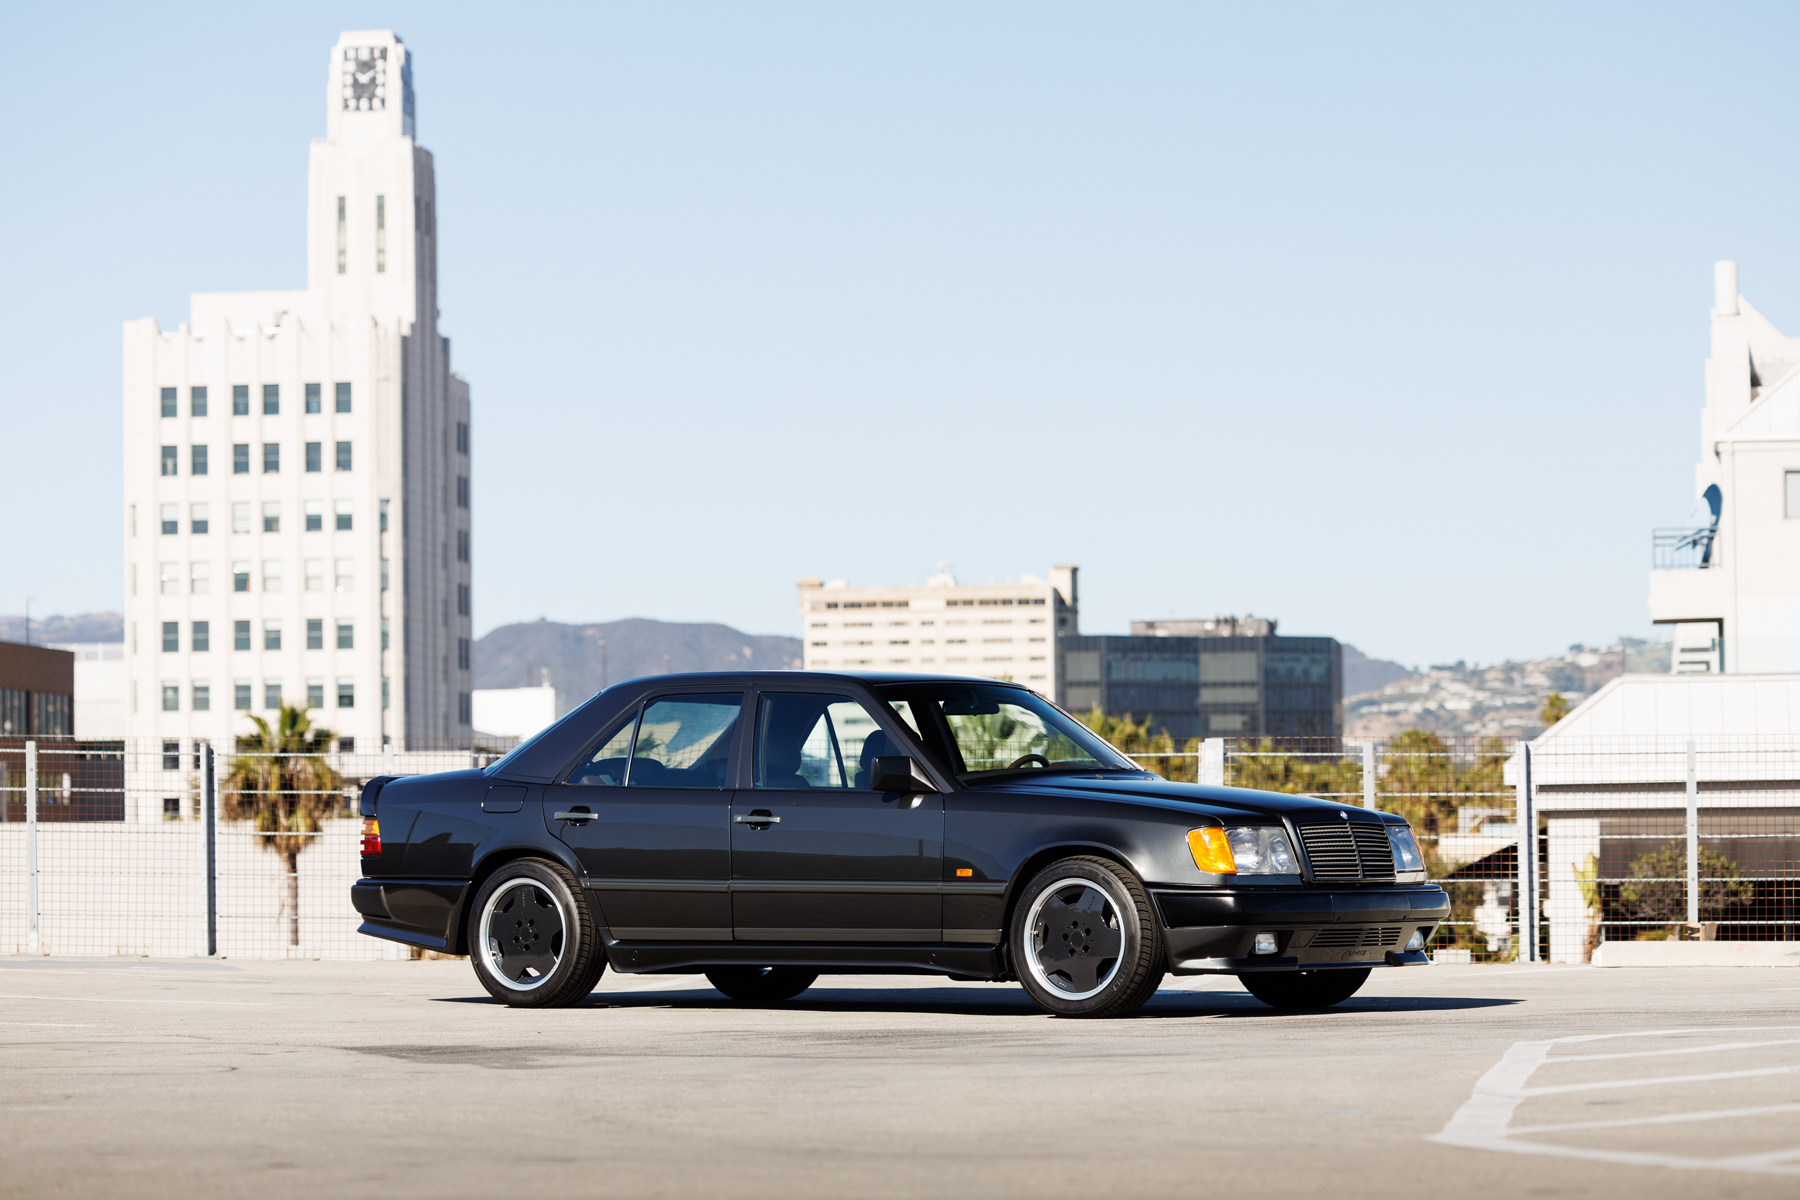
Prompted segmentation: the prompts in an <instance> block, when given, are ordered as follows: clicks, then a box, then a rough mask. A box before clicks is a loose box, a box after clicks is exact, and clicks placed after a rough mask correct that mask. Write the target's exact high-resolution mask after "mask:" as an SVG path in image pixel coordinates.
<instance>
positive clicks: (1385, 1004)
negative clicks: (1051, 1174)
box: [433, 985, 1522, 1020]
mask: <svg viewBox="0 0 1800 1200" xmlns="http://www.w3.org/2000/svg"><path fill="white" fill-rule="evenodd" d="M433 1000H434V1001H435V1002H436V1003H441V1004H492V1005H495V1006H499V1004H500V1001H498V1000H496V999H494V998H493V997H491V996H437V997H433ZM1519 1003H1522V1001H1520V1000H1517V999H1513V998H1506V997H1486V996H1353V997H1351V998H1350V999H1348V1000H1346V1001H1344V1002H1343V1003H1342V1004H1339V1005H1336V1006H1334V1007H1332V1008H1326V1009H1312V1010H1308V1011H1305V1012H1304V1013H1303V1014H1299V1015H1306V1016H1312V1017H1318V1016H1344V1017H1354V1016H1366V1015H1369V1014H1372V1013H1386V1012H1393V1013H1416V1012H1452V1011H1455V1010H1458V1009H1471V1008H1493V1007H1498V1006H1502V1005H1509V1004H1519ZM574 1007H576V1008H622V1009H623V1008H683V1009H685V1008H691V1009H720V1010H744V1009H756V1008H766V1009H776V1010H780V1011H782V1012H820V1013H831V1012H842V1013H896V1014H900V1013H932V1014H936V1015H940V1016H980V1017H1008V1016H1011V1017H1041V1016H1045V1015H1047V1014H1045V1013H1044V1012H1043V1011H1042V1010H1041V1009H1039V1008H1038V1007H1037V1005H1035V1004H1033V1003H1032V1002H1031V1000H1030V999H1029V998H1028V997H1027V996H1026V995H1025V993H1024V992H1023V991H1021V990H1019V989H1016V988H1013V989H1001V988H992V987H990V988H984V989H982V990H980V991H979V992H972V991H970V990H967V989H960V988H956V987H909V988H814V989H812V990H811V991H808V992H807V993H806V994H805V995H803V996H801V997H798V998H796V999H793V1000H786V1001H783V1002H781V1003H779V1004H767V1005H751V1004H743V1003H740V1002H738V1001H735V1000H729V999H727V998H726V997H725V996H723V995H722V994H720V993H719V992H716V991H714V990H713V989H712V988H710V987H707V986H705V985H701V986H698V987H692V988H643V989H632V990H620V991H601V992H595V993H594V994H593V995H591V996H589V997H588V998H587V999H586V1000H583V1001H582V1002H581V1003H580V1004H577V1005H575V1006H574ZM1294 1015H1296V1014H1295V1013H1293V1012H1283V1011H1282V1010H1280V1009H1274V1008H1270V1007H1269V1006H1268V1005H1266V1004H1264V1003H1262V1001H1260V1000H1257V999H1256V998H1255V997H1253V996H1251V995H1250V994H1249V993H1248V992H1230V991H1210V990H1209V991H1192V992H1190V991H1182V990H1180V989H1169V990H1166V991H1162V992H1159V993H1157V994H1156V996H1154V997H1153V998H1152V999H1151V1000H1150V1002H1149V1003H1147V1004H1145V1005H1144V1007H1143V1008H1141V1009H1139V1010H1138V1011H1137V1012H1135V1013H1132V1014H1131V1016H1130V1017H1129V1018H1127V1019H1130V1020H1146V1019H1163V1020H1168V1019H1178V1018H1196V1017H1205V1018H1212V1019H1221V1018H1226V1019H1239V1018H1258V1017H1286V1016H1294Z"/></svg>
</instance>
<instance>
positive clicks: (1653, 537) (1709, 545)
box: [1650, 525, 1719, 571]
mask: <svg viewBox="0 0 1800 1200" xmlns="http://www.w3.org/2000/svg"><path fill="white" fill-rule="evenodd" d="M1718 534H1719V531H1718V528H1717V527H1716V526H1712V525H1703V526H1701V527H1700V528H1698V529H1653V530H1651V531H1650V567H1651V569H1652V570H1656V571H1694V570H1705V569H1707V568H1710V567H1716V566H1718V565H1719V554H1718Z"/></svg>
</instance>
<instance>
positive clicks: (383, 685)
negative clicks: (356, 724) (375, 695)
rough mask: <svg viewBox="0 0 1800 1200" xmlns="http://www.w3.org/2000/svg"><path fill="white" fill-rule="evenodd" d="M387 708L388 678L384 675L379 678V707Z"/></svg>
mask: <svg viewBox="0 0 1800 1200" xmlns="http://www.w3.org/2000/svg"><path fill="white" fill-rule="evenodd" d="M387 706H388V677H387V676H386V675H383V676H382V677H381V707H383V708H386V707H387Z"/></svg>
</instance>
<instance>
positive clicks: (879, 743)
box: [754, 694, 905, 789]
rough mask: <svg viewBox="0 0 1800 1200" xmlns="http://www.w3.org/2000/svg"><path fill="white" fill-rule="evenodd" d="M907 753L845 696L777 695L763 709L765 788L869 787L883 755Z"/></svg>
mask: <svg viewBox="0 0 1800 1200" xmlns="http://www.w3.org/2000/svg"><path fill="white" fill-rule="evenodd" d="M904 752H905V751H904V750H902V749H901V748H900V747H897V746H895V745H894V743H893V740H892V739H891V738H889V737H888V735H887V734H886V733H885V732H883V730H882V729H881V727H880V726H879V725H877V724H876V722H875V718H874V716H872V715H871V714H870V713H869V711H868V709H866V708H864V707H863V706H862V705H861V704H858V703H857V702H856V701H854V700H850V699H847V698H845V697H843V696H826V695H788V694H771V695H765V696H764V697H763V698H762V702H761V703H760V704H759V705H758V707H757V714H756V754H755V758H754V761H755V764H756V779H755V784H756V786H757V787H759V788H790V789H791V788H867V787H868V786H869V777H870V773H871V772H872V771H873V770H874V767H875V758H876V757H877V756H878V755H882V754H900V753H904Z"/></svg>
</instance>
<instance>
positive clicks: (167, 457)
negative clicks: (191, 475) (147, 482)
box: [162, 446, 180, 475]
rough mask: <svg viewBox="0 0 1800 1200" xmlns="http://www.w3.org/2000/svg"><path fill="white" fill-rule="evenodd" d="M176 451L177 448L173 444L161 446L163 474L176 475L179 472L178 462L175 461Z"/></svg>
mask: <svg viewBox="0 0 1800 1200" xmlns="http://www.w3.org/2000/svg"><path fill="white" fill-rule="evenodd" d="M177 453H178V450H177V448H176V447H174V446H164V447H163V448H162V473H163V474H164V475H177V474H179V473H180V470H179V467H180V464H179V463H178V462H177V461H176V457H175V456H176V454H177Z"/></svg>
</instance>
